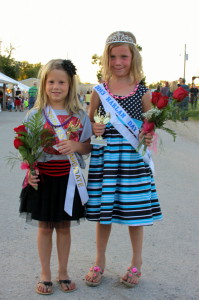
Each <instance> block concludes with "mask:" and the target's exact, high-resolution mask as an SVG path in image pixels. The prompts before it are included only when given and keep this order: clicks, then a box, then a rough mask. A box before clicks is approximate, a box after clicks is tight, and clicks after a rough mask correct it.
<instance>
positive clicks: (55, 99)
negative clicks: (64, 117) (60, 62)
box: [46, 70, 69, 107]
mask: <svg viewBox="0 0 199 300" xmlns="http://www.w3.org/2000/svg"><path fill="white" fill-rule="evenodd" d="M68 91H69V81H68V75H67V74H66V72H65V71H63V70H52V71H51V72H50V73H49V74H48V76H47V80H46V94H47V96H48V100H49V103H50V105H51V106H56V105H59V106H60V105H63V107H64V104H65V101H66V97H67V95H68Z"/></svg>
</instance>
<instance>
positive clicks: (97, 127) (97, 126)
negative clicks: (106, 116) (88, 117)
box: [93, 123, 106, 136]
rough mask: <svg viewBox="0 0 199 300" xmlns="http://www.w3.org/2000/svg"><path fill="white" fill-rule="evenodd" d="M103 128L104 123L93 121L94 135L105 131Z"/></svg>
mask: <svg viewBox="0 0 199 300" xmlns="http://www.w3.org/2000/svg"><path fill="white" fill-rule="evenodd" d="M105 128H106V125H105V124H100V123H93V132H94V134H95V135H96V136H100V135H103V134H104V132H105Z"/></svg>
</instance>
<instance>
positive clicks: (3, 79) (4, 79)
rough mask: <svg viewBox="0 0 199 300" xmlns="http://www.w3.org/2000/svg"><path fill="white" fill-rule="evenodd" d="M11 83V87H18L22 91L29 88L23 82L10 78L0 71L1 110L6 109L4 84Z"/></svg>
mask: <svg viewBox="0 0 199 300" xmlns="http://www.w3.org/2000/svg"><path fill="white" fill-rule="evenodd" d="M8 84H9V85H12V86H13V89H16V87H19V88H20V90H21V91H23V92H25V93H26V92H27V91H28V90H29V88H30V87H29V86H27V85H25V84H23V83H20V82H19V81H17V80H15V79H12V78H11V77H9V76H7V75H5V74H3V73H1V72H0V86H2V87H3V103H2V105H3V107H2V108H3V110H6V86H5V85H8ZM0 106H1V103H0ZM0 111H1V107H0Z"/></svg>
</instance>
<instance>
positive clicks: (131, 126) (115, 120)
mask: <svg viewBox="0 0 199 300" xmlns="http://www.w3.org/2000/svg"><path fill="white" fill-rule="evenodd" d="M94 89H95V91H96V92H97V93H98V95H99V97H100V99H101V101H102V104H103V107H104V109H105V111H106V113H108V112H109V113H110V114H111V120H110V122H111V124H112V125H113V126H114V127H115V128H116V129H117V131H118V132H119V133H120V134H121V135H122V136H123V137H124V138H126V139H127V140H128V142H129V143H130V144H131V145H132V146H133V148H134V149H137V147H138V145H139V140H138V135H139V128H138V126H141V124H142V122H141V121H139V120H136V119H132V118H131V117H130V116H129V115H128V114H127V113H126V111H125V110H124V109H123V108H122V107H121V106H120V105H119V104H118V102H117V101H116V100H115V99H114V98H113V97H111V96H110V94H109V93H108V92H107V91H106V90H105V88H104V85H103V84H99V85H97V86H95V87H94ZM119 119H120V120H119ZM121 120H122V121H123V123H122V122H121ZM136 123H137V124H138V126H137V124H136ZM124 124H125V125H126V126H127V127H128V128H126V126H125V125H124ZM143 147H144V146H143ZM143 147H141V149H140V150H139V154H140V155H142V151H143ZM143 160H144V162H145V163H147V164H148V165H149V166H150V168H151V170H152V172H153V173H154V163H153V160H152V158H151V152H150V151H149V150H148V149H147V151H146V153H145V155H144V156H143Z"/></svg>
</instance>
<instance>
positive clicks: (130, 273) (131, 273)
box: [120, 267, 141, 288]
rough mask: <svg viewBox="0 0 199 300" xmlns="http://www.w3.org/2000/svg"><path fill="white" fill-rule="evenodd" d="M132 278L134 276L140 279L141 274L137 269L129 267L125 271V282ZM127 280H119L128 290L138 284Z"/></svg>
mask: <svg viewBox="0 0 199 300" xmlns="http://www.w3.org/2000/svg"><path fill="white" fill-rule="evenodd" d="M133 276H136V277H138V278H140V277H141V272H138V269H137V268H136V267H129V268H128V269H127V280H128V278H132V277H133ZM127 280H124V279H123V278H121V279H120V282H121V283H123V284H124V285H126V286H127V287H129V288H133V287H134V286H135V285H137V284H138V283H132V282H128V281H127Z"/></svg>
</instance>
